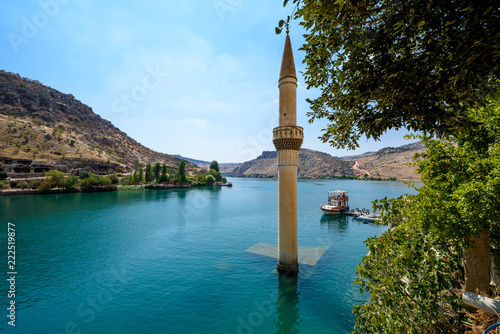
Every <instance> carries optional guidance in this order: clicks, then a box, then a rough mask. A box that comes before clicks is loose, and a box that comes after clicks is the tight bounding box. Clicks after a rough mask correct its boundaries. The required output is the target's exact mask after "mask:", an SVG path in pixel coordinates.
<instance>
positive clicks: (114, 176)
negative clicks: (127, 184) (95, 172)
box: [108, 174, 120, 184]
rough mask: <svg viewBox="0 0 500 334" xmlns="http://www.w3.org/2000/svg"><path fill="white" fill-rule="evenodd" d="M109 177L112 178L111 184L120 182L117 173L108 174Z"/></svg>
mask: <svg viewBox="0 0 500 334" xmlns="http://www.w3.org/2000/svg"><path fill="white" fill-rule="evenodd" d="M108 177H109V179H110V180H111V184H118V183H120V179H119V178H118V176H117V175H116V174H112V175H108Z"/></svg>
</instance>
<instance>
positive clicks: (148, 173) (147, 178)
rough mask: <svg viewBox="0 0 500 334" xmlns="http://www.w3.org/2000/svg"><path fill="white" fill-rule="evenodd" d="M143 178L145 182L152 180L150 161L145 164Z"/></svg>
mask: <svg viewBox="0 0 500 334" xmlns="http://www.w3.org/2000/svg"><path fill="white" fill-rule="evenodd" d="M144 179H145V181H146V183H151V182H153V172H152V170H151V163H150V162H148V163H147V164H146V172H145V175H144Z"/></svg>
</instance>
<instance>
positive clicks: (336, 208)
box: [321, 190, 349, 215]
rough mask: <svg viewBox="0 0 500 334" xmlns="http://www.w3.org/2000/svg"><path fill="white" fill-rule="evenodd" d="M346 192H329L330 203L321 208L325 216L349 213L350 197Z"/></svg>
mask: <svg viewBox="0 0 500 334" xmlns="http://www.w3.org/2000/svg"><path fill="white" fill-rule="evenodd" d="M347 193H348V192H347V191H345V190H333V191H329V192H328V203H327V204H325V205H322V206H321V210H323V212H324V213H325V215H338V214H340V213H342V212H345V211H349V204H348V202H349V197H348V196H347Z"/></svg>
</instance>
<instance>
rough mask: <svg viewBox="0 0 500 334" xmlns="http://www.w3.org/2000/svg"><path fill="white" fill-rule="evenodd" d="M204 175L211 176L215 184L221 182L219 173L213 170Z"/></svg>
mask: <svg viewBox="0 0 500 334" xmlns="http://www.w3.org/2000/svg"><path fill="white" fill-rule="evenodd" d="M205 175H212V176H213V177H214V179H215V181H216V182H220V181H222V175H221V173H219V172H217V171H216V170H215V169H210V170H209V171H208V172H206V173H205Z"/></svg>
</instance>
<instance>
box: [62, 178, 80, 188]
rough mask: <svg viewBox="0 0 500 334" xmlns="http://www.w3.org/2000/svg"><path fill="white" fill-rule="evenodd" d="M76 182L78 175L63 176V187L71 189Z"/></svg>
mask: <svg viewBox="0 0 500 334" xmlns="http://www.w3.org/2000/svg"><path fill="white" fill-rule="evenodd" d="M77 183H78V177H76V176H68V177H66V178H64V189H73V188H74V187H75V185H76V184H77Z"/></svg>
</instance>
